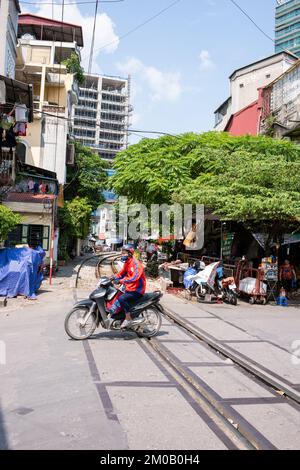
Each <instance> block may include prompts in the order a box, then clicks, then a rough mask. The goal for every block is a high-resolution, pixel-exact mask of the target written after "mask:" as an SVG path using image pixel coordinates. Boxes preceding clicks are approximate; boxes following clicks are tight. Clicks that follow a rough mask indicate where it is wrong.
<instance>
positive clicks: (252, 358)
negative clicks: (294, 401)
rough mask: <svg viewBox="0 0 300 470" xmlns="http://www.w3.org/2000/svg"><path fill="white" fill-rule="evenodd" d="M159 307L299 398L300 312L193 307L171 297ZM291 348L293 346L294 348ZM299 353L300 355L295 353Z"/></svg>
mask: <svg viewBox="0 0 300 470" xmlns="http://www.w3.org/2000/svg"><path fill="white" fill-rule="evenodd" d="M163 303H164V305H165V306H166V307H169V308H171V309H172V311H174V312H175V313H176V314H177V315H179V316H180V317H181V318H183V319H185V320H187V321H188V322H189V323H190V324H191V325H192V326H194V327H196V328H197V329H198V330H199V331H200V332H203V333H204V334H205V335H207V337H209V338H212V339H213V340H214V341H216V342H217V343H219V344H220V345H222V346H225V347H226V348H227V349H228V350H229V351H231V352H233V353H235V354H238V355H240V356H241V357H242V358H243V359H245V360H248V361H249V362H250V363H251V364H252V365H253V366H258V365H259V367H260V368H261V369H262V370H264V371H265V372H266V373H270V374H272V375H274V377H276V378H278V380H279V381H280V380H283V381H284V382H285V383H286V384H287V385H288V386H289V387H291V388H293V389H295V391H299V395H300V353H299V357H298V358H297V357H296V356H295V354H296V349H293V346H294V345H296V342H297V343H298V342H299V344H298V350H300V309H299V308H296V307H289V308H283V307H277V306H270V305H267V306H251V305H249V304H247V303H244V302H240V303H239V306H238V307H233V306H230V305H226V304H223V305H209V304H205V305H204V304H197V303H196V304H195V303H190V302H188V301H184V300H182V299H178V298H176V297H174V296H173V295H168V294H167V295H165V296H164V298H163ZM294 347H295V346H294ZM299 352H300V351H299Z"/></svg>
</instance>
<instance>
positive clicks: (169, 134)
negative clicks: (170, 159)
mask: <svg viewBox="0 0 300 470" xmlns="http://www.w3.org/2000/svg"><path fill="white" fill-rule="evenodd" d="M41 114H45V115H46V116H50V117H54V118H56V119H63V120H65V121H69V122H72V119H71V118H67V117H65V116H57V115H56V114H52V113H47V111H42V112H41ZM75 119H76V117H75ZM78 119H79V118H78ZM84 121H86V122H94V121H92V120H89V119H84ZM95 126H96V127H100V124H95ZM107 130H108V131H109V129H107ZM125 130H128V131H129V132H130V133H131V134H133V133H141V134H158V135H165V136H170V137H177V136H176V135H175V134H171V133H170V132H162V131H154V130H151V131H145V130H140V129H131V128H128V129H125Z"/></svg>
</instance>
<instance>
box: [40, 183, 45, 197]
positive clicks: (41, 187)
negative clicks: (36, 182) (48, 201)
mask: <svg viewBox="0 0 300 470" xmlns="http://www.w3.org/2000/svg"><path fill="white" fill-rule="evenodd" d="M39 190H40V193H41V194H45V193H46V186H45V185H44V183H43V182H41V183H40V186H39Z"/></svg>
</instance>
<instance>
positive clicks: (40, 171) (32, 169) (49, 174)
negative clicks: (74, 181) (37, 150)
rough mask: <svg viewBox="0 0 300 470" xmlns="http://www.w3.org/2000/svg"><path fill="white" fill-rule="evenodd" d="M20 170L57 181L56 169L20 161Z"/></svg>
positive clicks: (36, 176) (33, 175)
mask: <svg viewBox="0 0 300 470" xmlns="http://www.w3.org/2000/svg"><path fill="white" fill-rule="evenodd" d="M21 143H22V140H21ZM18 171H19V172H22V173H26V174H28V175H30V176H32V177H34V178H41V179H44V178H46V179H49V180H52V181H57V176H56V173H55V172H54V171H50V170H45V169H44V168H39V167H37V166H33V165H28V163H23V162H18Z"/></svg>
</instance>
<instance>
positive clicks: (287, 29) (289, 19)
mask: <svg viewBox="0 0 300 470" xmlns="http://www.w3.org/2000/svg"><path fill="white" fill-rule="evenodd" d="M283 50H289V51H291V52H293V53H294V54H295V55H297V56H298V57H300V0H277V7H276V14H275V52H282V51H283Z"/></svg>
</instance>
